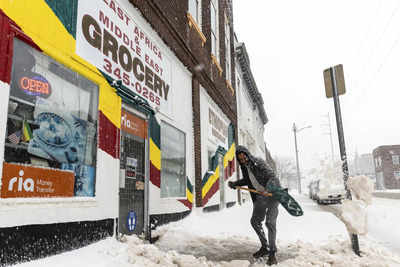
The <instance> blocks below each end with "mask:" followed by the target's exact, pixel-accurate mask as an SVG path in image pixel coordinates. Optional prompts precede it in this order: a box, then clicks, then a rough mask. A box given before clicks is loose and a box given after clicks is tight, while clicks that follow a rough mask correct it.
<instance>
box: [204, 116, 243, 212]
mask: <svg viewBox="0 0 400 267" xmlns="http://www.w3.org/2000/svg"><path fill="white" fill-rule="evenodd" d="M234 132H235V131H234V127H233V125H232V124H230V125H229V128H228V134H227V139H228V140H227V141H228V144H229V149H228V151H226V150H225V149H224V148H222V147H219V148H218V149H217V150H216V151H215V153H214V155H213V157H212V166H211V167H210V170H209V171H207V172H206V173H205V174H204V176H203V179H202V192H201V196H202V206H203V207H204V206H206V204H207V203H208V201H209V200H210V199H211V198H212V197H213V196H214V194H215V193H216V192H217V191H218V190H219V184H220V183H219V179H220V177H219V176H220V171H219V168H220V167H219V165H218V156H223V165H224V176H225V180H228V179H229V178H230V177H231V176H232V175H233V173H234V172H235V171H236V164H235V152H236V148H235V142H234V140H235V138H234Z"/></svg>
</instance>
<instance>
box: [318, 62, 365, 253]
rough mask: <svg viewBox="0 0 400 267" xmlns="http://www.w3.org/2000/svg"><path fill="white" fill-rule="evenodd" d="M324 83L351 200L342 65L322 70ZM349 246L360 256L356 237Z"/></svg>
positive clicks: (345, 182)
mask: <svg viewBox="0 0 400 267" xmlns="http://www.w3.org/2000/svg"><path fill="white" fill-rule="evenodd" d="M324 82H325V92H326V97H327V98H330V97H333V103H334V105H335V114H336V126H337V132H338V138H339V148H340V157H341V159H342V170H343V180H344V186H345V189H346V198H347V199H350V200H351V192H350V190H349V188H348V187H347V180H348V179H349V169H348V165H347V156H346V146H345V142H344V133H343V123H342V114H341V111H340V102H339V95H341V94H344V93H345V92H346V87H345V84H344V73H343V65H341V64H340V65H336V66H334V67H331V68H329V69H326V70H324ZM351 244H352V248H353V251H354V253H355V254H357V255H358V256H361V255H360V246H359V243H358V236H357V235H356V234H351Z"/></svg>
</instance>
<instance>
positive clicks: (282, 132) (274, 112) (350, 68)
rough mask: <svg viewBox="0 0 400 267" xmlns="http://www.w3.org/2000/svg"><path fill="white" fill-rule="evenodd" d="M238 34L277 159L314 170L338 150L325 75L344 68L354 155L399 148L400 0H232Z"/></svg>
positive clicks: (343, 99)
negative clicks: (289, 159) (296, 161)
mask: <svg viewBox="0 0 400 267" xmlns="http://www.w3.org/2000/svg"><path fill="white" fill-rule="evenodd" d="M233 9H234V10H233V13H234V28H235V32H236V35H237V37H238V39H239V42H244V43H245V45H246V48H247V51H248V53H249V57H250V65H251V68H252V72H253V75H254V78H255V80H256V83H257V86H258V89H259V91H260V92H261V94H262V96H263V98H264V103H265V110H266V112H267V116H268V118H269V122H268V123H267V125H266V127H265V128H266V134H265V139H266V143H267V147H268V149H269V150H270V151H271V153H272V155H273V156H289V157H293V159H294V157H295V149H294V136H293V131H292V125H293V123H294V122H295V123H296V125H297V126H298V128H302V127H305V126H308V125H311V126H312V128H309V129H304V130H302V131H300V132H298V136H297V137H298V145H299V156H300V167H301V168H302V169H305V170H307V169H310V168H312V167H315V165H316V164H319V158H321V157H330V156H331V145H330V138H329V134H328V133H329V127H328V126H327V125H328V119H327V114H328V112H329V114H330V119H331V126H332V133H333V141H334V154H335V156H336V157H337V158H339V145H338V138H337V128H336V120H335V111H334V105H333V100H332V98H330V99H327V98H326V96H325V89H324V81H323V74H322V73H323V70H324V69H326V68H328V67H330V66H334V65H337V64H343V67H344V75H345V83H346V90H347V91H346V94H345V95H342V96H340V104H341V111H342V118H343V128H344V134H345V143H346V150H347V155H348V157H349V158H352V157H354V155H355V153H356V151H357V152H358V154H363V153H372V150H373V149H374V148H376V147H378V146H381V145H395V144H400V118H399V115H400V104H399V102H400V57H399V56H400V0H335V1H327V0H302V1H299V0H251V1H249V0H233Z"/></svg>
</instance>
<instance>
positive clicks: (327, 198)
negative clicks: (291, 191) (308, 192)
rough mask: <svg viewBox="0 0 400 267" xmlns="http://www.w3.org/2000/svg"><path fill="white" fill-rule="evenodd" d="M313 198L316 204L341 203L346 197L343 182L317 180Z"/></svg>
mask: <svg viewBox="0 0 400 267" xmlns="http://www.w3.org/2000/svg"><path fill="white" fill-rule="evenodd" d="M317 185H318V186H317V189H316V193H315V198H314V199H315V200H316V201H317V203H318V204H337V203H341V202H342V200H343V199H344V198H345V197H346V190H345V188H344V185H343V184H331V183H330V181H329V180H318V183H317Z"/></svg>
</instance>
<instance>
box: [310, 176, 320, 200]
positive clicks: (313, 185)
mask: <svg viewBox="0 0 400 267" xmlns="http://www.w3.org/2000/svg"><path fill="white" fill-rule="evenodd" d="M318 187H319V180H313V181H311V182H310V183H309V184H308V196H309V198H310V199H312V200H316V199H317V192H318Z"/></svg>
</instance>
